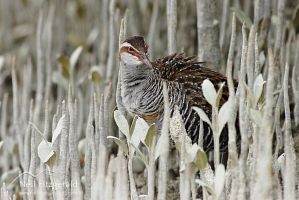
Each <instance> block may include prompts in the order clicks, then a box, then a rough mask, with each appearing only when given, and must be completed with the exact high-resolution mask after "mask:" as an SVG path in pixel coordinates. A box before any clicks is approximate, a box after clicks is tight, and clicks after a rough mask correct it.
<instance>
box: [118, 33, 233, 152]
mask: <svg viewBox="0 0 299 200" xmlns="http://www.w3.org/2000/svg"><path fill="white" fill-rule="evenodd" d="M120 59H121V61H122V62H121V63H122V66H121V68H120V70H121V74H122V77H121V85H122V87H121V95H122V99H123V103H124V106H125V107H126V109H127V110H128V111H129V112H130V113H133V114H136V115H139V116H141V117H143V118H144V119H145V120H147V121H148V122H150V123H152V122H156V123H157V124H158V126H159V124H161V122H162V119H163V94H162V85H163V84H162V82H163V81H165V82H166V84H167V87H168V92H169V100H170V110H171V111H172V112H173V110H174V107H175V106H178V107H179V111H180V113H181V115H182V119H183V122H184V124H185V128H186V131H187V133H188V135H189V136H190V138H191V140H192V142H194V143H196V142H198V136H199V126H200V123H199V122H200V118H199V116H198V114H197V113H196V112H195V111H194V110H193V109H192V107H193V106H197V107H200V108H201V109H203V110H204V111H205V112H206V113H207V115H208V117H209V118H211V114H212V109H211V106H210V105H209V103H208V102H207V101H206V100H205V98H204V97H203V93H202V90H201V84H202V82H203V81H204V80H205V79H209V80H210V81H211V82H212V83H213V84H214V85H215V88H216V89H218V87H219V86H220V84H221V83H223V82H225V83H226V77H224V76H223V75H222V74H220V73H218V72H215V71H212V70H210V69H208V68H207V67H205V66H206V65H207V63H204V62H198V61H196V57H185V55H184V54H183V53H180V54H172V55H170V56H167V57H164V58H161V59H157V60H155V61H153V62H150V61H149V60H148V58H147V45H146V43H145V42H144V39H143V37H140V36H134V37H131V38H129V39H127V40H126V41H124V43H123V45H122V46H121V48H120ZM235 83H236V85H237V82H235ZM227 99H228V88H227V86H226V85H225V86H224V88H223V96H222V99H221V100H220V105H222V104H223V103H224V102H225V101H226V100H227ZM227 142H228V136H227V133H223V134H221V137H220V149H221V151H224V152H225V151H226V150H227ZM203 147H204V150H205V151H211V150H213V135H212V131H211V130H210V127H209V126H208V125H207V124H205V123H204V141H203Z"/></svg>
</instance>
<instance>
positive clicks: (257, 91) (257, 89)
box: [253, 74, 265, 102]
mask: <svg viewBox="0 0 299 200" xmlns="http://www.w3.org/2000/svg"><path fill="white" fill-rule="evenodd" d="M264 84H265V81H264V79H263V75H262V74H259V75H258V76H257V77H256V79H255V81H254V85H253V94H254V97H255V101H256V102H258V100H259V99H260V97H261V95H262V93H263V89H264Z"/></svg>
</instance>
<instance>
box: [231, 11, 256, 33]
mask: <svg viewBox="0 0 299 200" xmlns="http://www.w3.org/2000/svg"><path fill="white" fill-rule="evenodd" d="M231 10H232V11H233V12H235V14H236V17H237V18H238V20H239V21H240V22H241V23H245V26H246V28H248V29H249V28H250V27H251V26H252V21H251V19H250V18H249V17H248V16H247V15H246V14H245V12H243V11H242V10H240V9H238V8H235V7H233V8H231Z"/></svg>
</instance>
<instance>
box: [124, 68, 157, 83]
mask: <svg viewBox="0 0 299 200" xmlns="http://www.w3.org/2000/svg"><path fill="white" fill-rule="evenodd" d="M120 70H121V76H122V77H121V79H122V82H123V84H125V85H130V86H134V85H135V86H137V85H144V84H146V83H147V82H148V81H149V78H150V77H152V76H153V75H154V72H153V69H152V67H150V66H147V65H145V64H141V65H125V64H122V65H121V67H120Z"/></svg>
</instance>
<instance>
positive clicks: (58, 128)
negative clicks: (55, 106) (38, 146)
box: [52, 115, 65, 144]
mask: <svg viewBox="0 0 299 200" xmlns="http://www.w3.org/2000/svg"><path fill="white" fill-rule="evenodd" d="M64 118H65V115H62V117H61V118H60V119H59V121H58V123H57V126H56V128H55V129H54V131H53V134H52V144H54V142H55V140H56V139H57V137H58V136H59V135H60V133H61V131H62V128H63V126H64V122H65V121H64Z"/></svg>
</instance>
